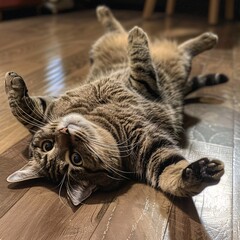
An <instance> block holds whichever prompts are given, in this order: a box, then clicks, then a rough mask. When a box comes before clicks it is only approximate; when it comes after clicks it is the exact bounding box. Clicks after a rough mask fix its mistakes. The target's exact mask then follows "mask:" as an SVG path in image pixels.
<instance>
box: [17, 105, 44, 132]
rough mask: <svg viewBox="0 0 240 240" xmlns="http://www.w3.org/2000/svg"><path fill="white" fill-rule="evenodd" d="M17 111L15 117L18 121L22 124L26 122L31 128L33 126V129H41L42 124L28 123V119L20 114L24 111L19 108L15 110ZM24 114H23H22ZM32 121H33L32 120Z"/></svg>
mask: <svg viewBox="0 0 240 240" xmlns="http://www.w3.org/2000/svg"><path fill="white" fill-rule="evenodd" d="M16 110H17V112H16V113H17V117H18V118H19V119H20V120H22V121H23V122H26V123H28V124H29V125H31V126H35V127H38V128H41V127H43V124H40V123H36V122H35V121H30V120H29V118H27V117H26V116H24V115H23V114H22V112H24V110H22V109H21V108H17V109H16ZM20 110H21V111H22V112H21V111H20ZM24 113H25V112H24ZM32 119H33V118H32ZM33 120H34V119H33Z"/></svg>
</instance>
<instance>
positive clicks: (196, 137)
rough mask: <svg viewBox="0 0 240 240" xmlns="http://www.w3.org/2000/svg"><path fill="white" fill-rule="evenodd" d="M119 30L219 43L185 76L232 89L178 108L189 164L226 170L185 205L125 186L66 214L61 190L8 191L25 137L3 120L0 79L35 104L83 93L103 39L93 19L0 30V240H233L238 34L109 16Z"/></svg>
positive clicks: (124, 14)
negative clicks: (13, 77) (206, 160)
mask: <svg viewBox="0 0 240 240" xmlns="http://www.w3.org/2000/svg"><path fill="white" fill-rule="evenodd" d="M116 15H117V17H118V18H119V19H120V20H121V22H122V23H123V25H124V26H126V28H130V27H132V26H134V25H140V26H142V27H144V29H145V30H146V31H147V32H148V33H149V35H150V36H151V37H152V38H153V39H154V38H155V37H160V38H161V37H168V38H174V39H177V40H178V41H180V42H181V41H183V40H186V39H188V38H190V37H193V36H195V35H197V34H200V33H201V32H204V31H214V32H216V33H217V34H218V35H219V39H220V40H219V44H218V46H217V48H215V49H214V50H212V51H209V52H206V53H204V54H202V55H201V56H199V57H198V58H197V59H195V60H194V61H193V69H192V75H196V74H203V73H208V72H223V73H225V74H227V75H228V76H229V77H230V82H229V83H227V84H225V85H221V86H216V87H214V88H208V89H202V90H201V91H198V92H197V93H195V94H193V95H191V96H190V99H191V100H189V102H191V104H188V105H187V106H186V108H185V115H186V117H185V128H186V141H184V139H183V144H182V145H183V146H184V148H183V154H184V155H185V156H186V157H187V158H188V159H189V160H190V161H193V160H195V159H198V158H201V157H203V156H209V157H212V158H219V159H221V160H223V161H224V162H225V166H226V173H225V175H224V177H223V179H222V180H221V182H220V183H219V184H218V185H217V186H214V187H209V188H207V189H206V190H204V191H203V192H202V193H201V194H200V195H198V196H196V197H194V198H193V199H177V198H169V197H167V196H165V195H164V194H162V193H161V192H156V191H155V190H154V189H152V188H150V187H148V186H145V185H143V184H140V183H133V182H130V183H128V184H127V185H125V186H123V187H122V188H121V189H119V190H118V191H115V192H112V193H95V194H94V195H93V196H92V197H91V198H89V199H88V200H87V201H85V202H84V204H83V205H81V206H80V207H78V208H74V207H72V206H71V207H70V206H69V203H68V201H67V199H66V198H65V196H66V195H65V192H64V189H62V190H61V191H60V194H59V187H57V186H55V185H51V184H50V183H48V182H46V181H38V180H36V181H31V182H29V183H23V184H18V185H9V184H7V182H6V180H5V179H6V177H7V176H8V175H9V174H10V173H12V172H13V171H14V170H16V169H18V168H19V167H20V166H22V165H23V164H24V163H25V161H27V155H26V151H25V148H26V146H27V141H28V139H29V138H28V137H26V136H27V135H28V132H27V131H26V130H25V129H24V128H23V127H22V126H21V125H20V124H18V123H17V122H16V121H15V119H14V117H13V116H12V115H11V113H10V111H9V107H8V104H7V98H6V96H5V93H4V74H5V72H7V71H11V70H14V71H16V72H18V73H19V74H21V75H22V76H23V77H24V78H25V79H26V82H27V85H28V87H29V92H30V93H31V94H34V95H44V94H51V95H58V94H60V93H62V92H64V91H65V90H67V89H70V88H72V87H74V86H77V85H79V84H81V83H82V82H83V81H84V79H85V76H86V74H87V72H88V69H89V65H88V51H89V47H90V45H91V44H92V43H93V42H94V41H95V39H97V38H98V37H99V36H100V35H101V34H102V29H101V27H100V26H99V23H98V22H97V20H96V17H95V13H94V11H93V10H87V11H81V12H74V13H67V14H63V15H57V16H42V17H36V18H29V19H23V20H16V21H9V22H2V23H1V25H0V31H1V36H2V37H1V38H0V78H1V81H0V89H1V90H0V98H1V100H2V103H1V107H0V117H1V123H2V127H1V129H0V136H1V144H0V161H1V166H0V189H1V191H0V239H3V240H12V239H37V240H38V239H48V240H49V239H84V240H85V239H94V240H98V239H109V240H112V239H117V240H122V239H124V240H125V239H131V240H133V239H137V240H139V239H140V240H141V239H149V240H155V239H156V240H158V239H164V240H167V239H171V240H172V239H177V240H178V239H179V240H182V239H184V240H185V239H214V240H225V239H238V238H239V234H240V221H239V219H240V210H239V209H240V200H239V199H240V191H239V185H240V173H239V166H240V165H239V158H240V150H239V149H240V122H239V121H240V92H239V89H240V88H239V87H240V81H239V76H240V31H239V30H240V24H239V23H232V24H229V23H227V24H223V25H221V26H215V27H209V26H208V25H207V20H206V19H204V18H203V19H201V18H194V19H193V18H189V17H185V16H179V17H178V16H174V17H173V18H171V19H170V18H166V19H163V18H162V16H161V14H158V13H156V14H155V15H154V18H153V19H152V20H151V21H147V22H144V21H143V20H142V16H141V12H128V11H116Z"/></svg>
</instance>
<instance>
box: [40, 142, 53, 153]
mask: <svg viewBox="0 0 240 240" xmlns="http://www.w3.org/2000/svg"><path fill="white" fill-rule="evenodd" d="M53 146H54V144H53V142H52V141H50V140H46V141H44V142H43V143H42V150H43V151H44V152H49V151H51V150H52V149H53Z"/></svg>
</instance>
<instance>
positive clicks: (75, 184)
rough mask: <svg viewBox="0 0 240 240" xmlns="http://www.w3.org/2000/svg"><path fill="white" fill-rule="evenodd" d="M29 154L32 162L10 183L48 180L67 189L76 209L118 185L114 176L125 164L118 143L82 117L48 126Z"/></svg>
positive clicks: (104, 131)
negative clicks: (122, 162) (98, 191)
mask: <svg viewBox="0 0 240 240" xmlns="http://www.w3.org/2000/svg"><path fill="white" fill-rule="evenodd" d="M29 151H30V161H29V162H28V163H27V164H26V165H25V166H24V167H23V168H21V169H20V170H18V171H16V172H15V173H13V174H12V175H10V176H9V177H8V179H7V180H8V181H9V182H20V181H24V180H28V179H34V178H40V177H47V178H49V179H51V180H52V181H54V182H58V183H59V182H61V183H62V184H65V185H66V188H67V193H68V196H69V198H70V199H71V201H72V203H73V204H74V205H78V204H79V203H80V202H81V201H83V200H84V199H86V198H87V197H88V196H90V194H91V193H92V192H93V191H94V190H96V189H97V188H103V189H108V187H110V186H114V185H116V184H117V183H116V182H118V181H117V180H116V179H117V178H114V172H115V171H118V170H119V169H121V161H120V156H119V151H118V148H117V144H116V141H115V140H114V138H113V137H112V135H111V134H110V133H109V132H108V131H107V130H105V129H103V128H101V127H99V126H98V125H96V124H94V123H92V122H91V121H88V120H87V119H85V118H84V117H82V116H81V115H80V114H69V115H67V116H65V117H63V118H61V119H60V120H58V121H55V122H54V123H51V124H47V125H45V126H44V127H43V128H41V129H40V130H39V131H37V132H36V133H35V134H34V136H33V139H32V141H31V143H30V145H29ZM118 178H119V176H118Z"/></svg>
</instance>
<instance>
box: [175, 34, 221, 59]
mask: <svg viewBox="0 0 240 240" xmlns="http://www.w3.org/2000/svg"><path fill="white" fill-rule="evenodd" d="M217 41H218V37H217V35H216V34H214V33H211V32H206V33H203V34H201V35H200V36H198V37H195V38H192V39H190V40H188V41H186V42H184V43H182V44H180V45H179V49H181V50H183V51H184V52H187V53H188V54H189V55H190V57H191V58H192V57H195V56H196V55H198V54H200V53H202V52H204V51H206V50H209V49H212V48H213V47H214V46H215V45H216V44H217Z"/></svg>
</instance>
